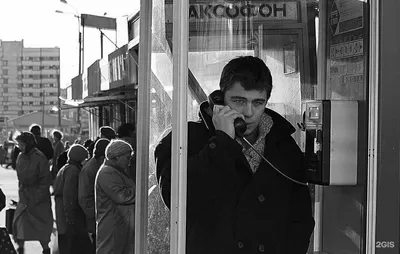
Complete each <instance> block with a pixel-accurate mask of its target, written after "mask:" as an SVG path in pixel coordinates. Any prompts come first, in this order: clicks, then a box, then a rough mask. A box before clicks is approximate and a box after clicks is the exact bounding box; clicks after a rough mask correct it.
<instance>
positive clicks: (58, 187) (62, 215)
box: [54, 144, 90, 254]
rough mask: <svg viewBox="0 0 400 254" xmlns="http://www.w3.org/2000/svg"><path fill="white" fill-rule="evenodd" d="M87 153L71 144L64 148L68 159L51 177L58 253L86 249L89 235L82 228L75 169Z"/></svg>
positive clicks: (83, 222) (77, 174) (82, 220)
mask: <svg viewBox="0 0 400 254" xmlns="http://www.w3.org/2000/svg"><path fill="white" fill-rule="evenodd" d="M88 156H89V153H88V151H87V149H86V148H85V147H83V146H82V145H79V144H74V145H73V146H71V147H70V149H69V150H68V161H67V164H65V165H64V166H63V167H62V168H61V169H60V171H59V172H58V174H57V177H56V179H55V181H54V196H55V201H56V221H57V229H58V245H59V251H60V254H64V253H68V254H69V253H71V254H72V253H74V254H78V253H82V254H83V253H88V249H89V248H90V238H89V235H88V234H87V232H86V230H85V214H84V212H83V210H82V209H81V207H80V206H79V203H78V183H79V173H80V172H81V169H82V164H83V163H84V162H85V161H86V159H87V158H88Z"/></svg>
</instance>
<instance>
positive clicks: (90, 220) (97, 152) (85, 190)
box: [79, 138, 110, 253]
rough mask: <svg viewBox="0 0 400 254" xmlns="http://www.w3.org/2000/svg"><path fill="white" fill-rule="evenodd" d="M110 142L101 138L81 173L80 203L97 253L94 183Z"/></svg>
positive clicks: (94, 251) (93, 248)
mask: <svg viewBox="0 0 400 254" xmlns="http://www.w3.org/2000/svg"><path fill="white" fill-rule="evenodd" d="M109 143H110V141H108V140H107V139H105V138H102V139H99V140H98V141H97V142H96V145H95V148H94V152H93V153H94V156H93V157H92V158H91V159H90V160H89V161H88V162H87V163H86V164H85V165H84V166H83V168H82V170H81V172H80V174H79V205H80V206H81V208H82V210H83V212H84V213H85V218H86V229H87V232H88V234H90V236H91V240H92V243H93V244H92V251H91V253H96V213H95V207H96V206H95V195H94V183H95V180H96V175H97V172H98V171H99V169H100V166H101V165H102V164H103V162H104V158H105V151H106V147H107V145H108V144H109Z"/></svg>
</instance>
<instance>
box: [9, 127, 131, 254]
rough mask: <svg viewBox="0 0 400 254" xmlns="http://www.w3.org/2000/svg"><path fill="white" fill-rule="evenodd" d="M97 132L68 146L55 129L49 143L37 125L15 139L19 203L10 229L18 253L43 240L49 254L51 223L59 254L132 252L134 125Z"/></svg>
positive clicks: (102, 129)
mask: <svg viewBox="0 0 400 254" xmlns="http://www.w3.org/2000/svg"><path fill="white" fill-rule="evenodd" d="M99 133H100V137H98V138H97V139H96V140H95V141H92V142H90V141H89V140H88V141H86V142H84V144H83V145H81V144H79V143H78V142H76V144H73V145H72V146H70V147H66V145H65V144H64V143H63V141H62V139H63V137H62V133H61V132H60V131H57V130H55V131H53V133H52V135H53V140H54V142H53V144H51V142H50V140H49V139H47V138H45V137H42V136H41V126H39V125H36V124H35V125H32V126H31V127H30V129H29V131H24V132H22V133H21V134H20V135H18V136H17V137H16V139H15V141H16V142H17V145H16V146H15V148H14V150H13V156H12V160H13V167H14V168H15V170H16V173H17V178H18V185H19V192H18V194H19V200H18V203H17V206H16V209H15V212H14V217H13V222H12V227H11V228H10V229H9V231H11V232H10V233H11V234H12V237H13V239H14V241H15V242H16V244H17V253H19V254H21V253H24V252H25V250H24V243H25V242H26V241H39V242H40V244H41V246H42V249H43V253H51V252H50V246H49V243H50V237H51V234H52V231H53V224H54V219H55V222H56V226H57V231H58V238H57V240H58V241H57V242H58V246H57V247H56V248H58V252H59V253H60V254H69V253H71V254H72V253H74V254H75V253H99V254H102V253H121V254H122V253H133V250H134V212H135V178H134V176H135V173H134V171H135V165H133V164H132V162H134V161H135V160H134V150H133V148H132V147H134V146H133V145H134V143H133V142H134V141H135V139H134V135H135V133H134V125H132V124H122V125H121V126H120V127H119V128H118V130H117V133H116V132H115V131H114V129H112V128H111V127H108V126H103V127H101V128H100V130H99ZM51 186H52V188H51ZM52 195H53V196H54V200H55V216H54V217H53V212H52V209H51V207H52V201H51V196H52ZM116 227H117V228H118V230H116Z"/></svg>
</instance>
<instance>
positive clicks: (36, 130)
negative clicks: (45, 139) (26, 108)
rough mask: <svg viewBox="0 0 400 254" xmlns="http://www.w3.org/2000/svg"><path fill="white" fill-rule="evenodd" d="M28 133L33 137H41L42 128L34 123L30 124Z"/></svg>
mask: <svg viewBox="0 0 400 254" xmlns="http://www.w3.org/2000/svg"><path fill="white" fill-rule="evenodd" d="M29 131H30V132H32V133H33V135H35V136H40V135H42V127H41V126H40V125H39V124H36V123H34V124H32V125H31V126H30V127H29Z"/></svg>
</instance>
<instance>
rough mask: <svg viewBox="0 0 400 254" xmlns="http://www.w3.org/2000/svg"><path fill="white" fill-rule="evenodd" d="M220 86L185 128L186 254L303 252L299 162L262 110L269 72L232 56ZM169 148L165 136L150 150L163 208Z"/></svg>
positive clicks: (252, 60) (307, 227)
mask: <svg viewBox="0 0 400 254" xmlns="http://www.w3.org/2000/svg"><path fill="white" fill-rule="evenodd" d="M219 86H220V90H219V91H215V92H213V93H212V94H210V96H209V101H208V102H207V101H206V102H203V103H202V104H201V105H200V121H199V122H189V125H188V161H187V168H188V169H187V170H188V172H187V222H186V225H187V235H186V253H188V254H203V253H208V254H225V253H226V254H232V253H248V254H251V253H259V252H266V253H268V254H278V253H279V254H304V253H306V252H307V249H308V246H309V243H310V236H311V234H312V231H313V229H314V219H313V217H312V207H311V198H310V193H309V189H308V186H307V183H306V176H305V167H304V159H303V154H302V152H301V150H300V148H299V147H298V146H297V144H296V142H295V141H294V139H293V138H292V136H291V135H292V134H293V133H294V132H295V128H294V127H293V126H292V125H291V124H290V123H289V122H288V121H287V120H286V119H285V118H283V117H282V116H281V115H279V114H278V113H276V112H275V111H273V110H270V109H268V108H266V105H267V102H268V99H269V98H270V95H271V90H272V76H271V72H270V70H269V69H268V67H267V66H266V65H265V63H264V62H263V61H262V60H261V59H259V58H256V57H252V56H245V57H238V58H235V59H233V60H231V61H230V62H229V63H228V64H227V65H226V66H225V67H224V69H223V71H222V74H221V79H220V83H219ZM240 119H242V120H244V121H242V120H240ZM171 143H172V141H171V133H170V134H169V135H167V136H166V137H165V138H164V139H163V140H162V141H161V142H160V144H159V145H158V146H157V148H156V151H155V158H156V163H157V179H158V182H159V186H160V189H161V194H162V197H163V200H164V203H165V204H166V206H167V207H168V208H170V197H171Z"/></svg>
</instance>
